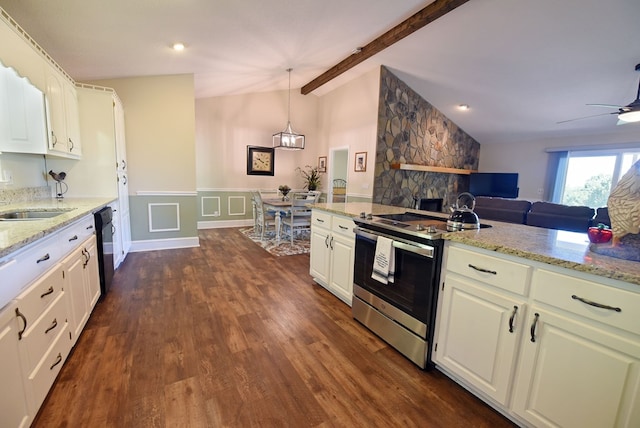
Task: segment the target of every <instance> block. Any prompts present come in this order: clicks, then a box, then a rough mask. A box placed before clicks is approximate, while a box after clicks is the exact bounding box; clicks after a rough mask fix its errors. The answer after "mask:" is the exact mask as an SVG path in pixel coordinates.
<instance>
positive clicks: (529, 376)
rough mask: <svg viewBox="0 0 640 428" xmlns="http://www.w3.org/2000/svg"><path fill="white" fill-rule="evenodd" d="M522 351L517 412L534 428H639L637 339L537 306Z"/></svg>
mask: <svg viewBox="0 0 640 428" xmlns="http://www.w3.org/2000/svg"><path fill="white" fill-rule="evenodd" d="M532 339H533V340H535V341H532ZM521 349H522V351H521V352H522V356H521V362H520V366H519V369H518V375H517V378H516V386H515V393H514V401H513V409H514V411H515V412H516V414H518V415H519V416H521V417H522V418H524V419H525V420H527V421H529V422H530V423H531V424H533V425H535V426H536V427H580V428H589V427H594V428H601V427H629V428H631V427H639V426H640V343H639V342H638V340H637V339H636V340H629V339H628V338H626V337H621V336H617V335H616V334H613V333H611V332H608V331H607V330H604V329H600V328H598V327H596V326H595V324H594V325H590V324H587V323H583V322H578V321H576V320H573V319H569V318H565V317H563V316H561V315H559V314H557V313H554V312H549V311H545V310H543V309H541V308H539V307H536V306H533V307H532V308H531V313H530V314H529V316H528V325H527V334H526V335H524V337H523V341H522V348H521Z"/></svg>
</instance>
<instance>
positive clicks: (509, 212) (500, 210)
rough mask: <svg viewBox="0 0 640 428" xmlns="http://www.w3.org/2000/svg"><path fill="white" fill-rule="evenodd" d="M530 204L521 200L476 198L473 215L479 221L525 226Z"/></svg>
mask: <svg viewBox="0 0 640 428" xmlns="http://www.w3.org/2000/svg"><path fill="white" fill-rule="evenodd" d="M530 208H531V202H529V201H525V200H521V199H506V198H491V197H488V196H478V197H477V198H476V207H475V209H474V211H475V213H476V214H477V215H478V217H479V218H480V219H487V220H498V221H504V222H507V223H520V224H525V222H526V218H527V212H528V211H529V209H530Z"/></svg>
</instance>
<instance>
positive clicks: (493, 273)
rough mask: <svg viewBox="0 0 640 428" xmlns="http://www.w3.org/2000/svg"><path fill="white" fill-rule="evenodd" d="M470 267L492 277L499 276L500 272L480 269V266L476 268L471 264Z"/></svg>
mask: <svg viewBox="0 0 640 428" xmlns="http://www.w3.org/2000/svg"><path fill="white" fill-rule="evenodd" d="M469 267H470V268H471V269H475V270H477V271H478V272H483V273H490V274H491V275H497V274H498V272H496V271H495V270H489V269H484V268H479V267H478V266H474V265H472V264H471V263H469Z"/></svg>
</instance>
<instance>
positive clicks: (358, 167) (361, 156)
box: [353, 152, 367, 172]
mask: <svg viewBox="0 0 640 428" xmlns="http://www.w3.org/2000/svg"><path fill="white" fill-rule="evenodd" d="M353 170H354V171H355V172H365V171H366V170H367V152H358V153H356V163H355V166H354V168H353Z"/></svg>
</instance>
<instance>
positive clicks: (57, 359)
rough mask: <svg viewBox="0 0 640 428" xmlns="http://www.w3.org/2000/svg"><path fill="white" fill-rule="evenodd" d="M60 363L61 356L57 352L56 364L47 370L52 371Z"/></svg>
mask: <svg viewBox="0 0 640 428" xmlns="http://www.w3.org/2000/svg"><path fill="white" fill-rule="evenodd" d="M61 362H62V354H60V353H59V352H58V356H57V357H56V362H55V363H53V365H52V366H51V367H49V370H53V368H54V367H55V366H57V365H58V364H60V363H61Z"/></svg>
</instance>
